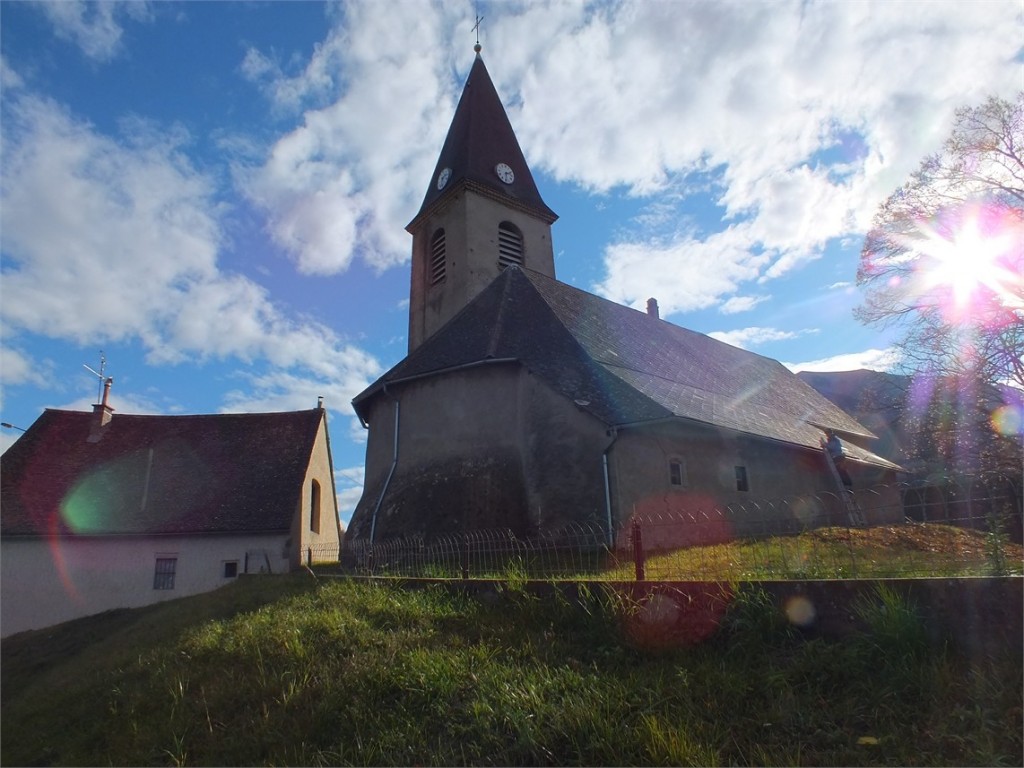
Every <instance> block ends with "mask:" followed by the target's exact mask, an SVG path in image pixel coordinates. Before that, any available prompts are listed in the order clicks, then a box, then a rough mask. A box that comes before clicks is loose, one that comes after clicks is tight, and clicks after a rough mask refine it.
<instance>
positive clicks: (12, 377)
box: [0, 333, 53, 387]
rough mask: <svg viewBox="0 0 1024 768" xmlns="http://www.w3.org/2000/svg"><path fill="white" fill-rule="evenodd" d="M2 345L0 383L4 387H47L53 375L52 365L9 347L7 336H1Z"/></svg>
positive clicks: (0, 348)
mask: <svg viewBox="0 0 1024 768" xmlns="http://www.w3.org/2000/svg"><path fill="white" fill-rule="evenodd" d="M3 336H4V344H3V345H2V346H0V381H2V382H3V385H4V386H11V385H15V384H31V385H33V386H37V387H49V386H50V382H51V375H52V373H53V363H52V362H50V361H42V362H40V361H36V360H33V359H32V358H31V357H29V356H28V355H26V354H25V353H23V352H22V351H21V350H19V349H16V348H14V347H13V346H11V339H10V335H9V334H6V333H5V334H3Z"/></svg>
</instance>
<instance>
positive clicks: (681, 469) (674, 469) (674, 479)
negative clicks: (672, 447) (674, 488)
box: [668, 456, 686, 485]
mask: <svg viewBox="0 0 1024 768" xmlns="http://www.w3.org/2000/svg"><path fill="white" fill-rule="evenodd" d="M668 482H669V485H686V462H685V461H684V460H683V459H682V458H680V457H679V456H673V457H672V458H670V459H669V460H668Z"/></svg>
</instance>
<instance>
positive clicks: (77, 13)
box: [35, 0, 152, 62]
mask: <svg viewBox="0 0 1024 768" xmlns="http://www.w3.org/2000/svg"><path fill="white" fill-rule="evenodd" d="M35 7H36V8H38V9H39V10H41V11H42V12H43V13H45V14H46V17H47V18H48V19H49V20H50V23H52V24H53V31H54V34H56V35H57V37H59V38H61V39H63V40H67V41H69V42H71V43H74V44H75V45H77V46H78V47H79V48H81V50H82V53H84V54H85V55H86V56H87V57H89V58H90V59H94V60H96V61H100V62H104V61H110V60H111V59H113V58H114V57H115V56H116V55H117V54H118V53H119V52H120V51H121V37H122V35H123V34H124V28H123V27H122V26H121V18H123V17H125V16H127V17H128V18H130V19H132V20H134V21H145V20H148V19H150V18H151V16H152V14H151V10H150V8H149V4H148V3H146V2H139V1H136V0H132V2H112V1H111V0H105V2H85V0H61V2H46V3H37V4H35Z"/></svg>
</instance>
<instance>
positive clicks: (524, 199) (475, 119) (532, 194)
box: [409, 53, 558, 227]
mask: <svg viewBox="0 0 1024 768" xmlns="http://www.w3.org/2000/svg"><path fill="white" fill-rule="evenodd" d="M501 165H504V166H506V167H507V168H508V169H509V171H511V175H510V176H509V175H508V174H507V173H506V175H505V177H504V178H503V177H502V176H500V175H499V172H498V170H496V169H498V168H499V167H500V166H501ZM446 169H447V174H446V175H447V181H446V183H445V184H441V180H442V178H441V175H442V173H445V171H446ZM509 178H511V181H508V179H509ZM463 181H468V182H471V183H473V184H478V185H480V186H481V187H484V188H486V189H487V190H489V191H490V192H493V193H496V194H498V195H500V196H501V197H503V198H504V197H507V198H510V200H509V202H510V203H513V204H518V205H520V206H524V207H528V208H530V209H531V210H532V211H533V212H534V213H535V214H536V215H537V216H539V217H540V218H546V219H549V222H548V223H553V222H554V221H555V220H556V219H557V218H558V216H556V215H555V213H554V211H552V210H551V209H550V208H548V206H547V205H546V204H545V203H544V201H543V200H542V199H541V196H540V192H539V191H538V190H537V185H536V183H535V182H534V180H533V174H531V173H530V167H529V166H528V165H527V164H526V158H525V157H523V150H522V149H520V148H519V141H518V140H517V139H516V134H515V132H514V131H513V130H512V124H511V123H510V122H509V119H508V115H507V114H506V113H505V107H504V106H503V105H502V103H501V99H500V98H499V97H498V92H497V90H496V89H495V87H494V83H492V82H491V76H490V75H489V74H488V72H487V67H485V66H484V60H483V58H482V57H481V56H480V54H479V53H477V54H476V59H475V60H474V61H473V68H472V69H471V70H470V71H469V77H468V78H467V79H466V85H465V88H464V89H463V91H462V98H461V99H459V106H458V107H457V108H456V109H455V117H453V118H452V124H451V126H450V127H449V128H448V136H447V138H445V140H444V146H442V148H441V154H440V155H439V156H438V159H437V165H436V166H435V168H434V173H433V175H432V176H431V181H430V186H429V187H427V194H426V195H425V196H424V198H423V204H422V205H421V206H420V211H419V213H418V214H417V215H416V218H414V219H413V223H412V224H410V225H409V227H412V226H413V225H414V224H415V222H416V219H418V218H419V217H420V216H421V215H423V213H424V211H426V210H427V209H428V208H429V207H430V206H431V205H432V204H433V203H434V202H435V201H437V200H438V198H440V197H442V196H443V195H444V194H445V193H446V192H447V191H448V190H449V189H450V188H454V187H455V186H456V185H458V184H459V183H460V182H463Z"/></svg>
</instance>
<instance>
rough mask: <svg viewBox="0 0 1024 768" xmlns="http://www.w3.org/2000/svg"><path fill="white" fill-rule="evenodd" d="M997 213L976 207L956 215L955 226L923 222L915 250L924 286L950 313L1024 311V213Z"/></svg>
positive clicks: (961, 316)
mask: <svg viewBox="0 0 1024 768" xmlns="http://www.w3.org/2000/svg"><path fill="white" fill-rule="evenodd" d="M993 213H994V212H993V211H991V210H985V209H984V208H972V209H971V210H969V211H968V212H966V215H962V216H958V217H957V221H956V226H955V227H954V228H952V229H951V228H949V227H948V226H944V227H942V228H941V229H940V228H937V227H934V226H931V225H920V226H919V227H918V230H919V235H920V237H918V238H917V239H916V241H915V243H914V250H915V251H916V253H917V255H918V258H917V260H916V264H915V273H916V276H917V278H918V280H919V288H920V291H921V293H922V294H924V295H927V296H930V297H932V298H934V299H935V301H936V302H938V303H940V304H941V305H942V307H941V308H942V309H943V311H944V313H945V314H946V315H947V316H949V317H951V318H956V319H970V318H972V317H973V318H975V319H981V318H980V317H976V316H978V315H982V314H985V313H987V312H991V311H993V310H998V311H1001V312H1005V311H1006V310H1010V311H1012V312H1020V311H1024V275H1022V273H1021V266H1022V262H1024V257H1022V254H1024V251H1022V249H1024V241H1022V235H1024V230H1022V227H1021V224H1020V220H1019V217H1016V216H1005V217H1004V216H999V215H998V214H997V212H996V215H993ZM946 223H947V224H948V222H946Z"/></svg>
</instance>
